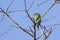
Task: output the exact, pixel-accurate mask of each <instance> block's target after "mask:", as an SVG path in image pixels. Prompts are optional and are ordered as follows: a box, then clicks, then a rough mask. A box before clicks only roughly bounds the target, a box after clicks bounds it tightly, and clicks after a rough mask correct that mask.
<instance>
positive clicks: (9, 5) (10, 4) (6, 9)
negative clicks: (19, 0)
mask: <svg viewBox="0 0 60 40" xmlns="http://www.w3.org/2000/svg"><path fill="white" fill-rule="evenodd" d="M13 1H14V0H12V1H11V3H10V4H9V6H8V7H7V9H6V12H7V11H8V9H9V7H10V6H11V4H12V3H13Z"/></svg>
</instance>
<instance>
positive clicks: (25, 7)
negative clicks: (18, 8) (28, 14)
mask: <svg viewBox="0 0 60 40" xmlns="http://www.w3.org/2000/svg"><path fill="white" fill-rule="evenodd" d="M24 5H25V10H27V6H26V0H24Z"/></svg>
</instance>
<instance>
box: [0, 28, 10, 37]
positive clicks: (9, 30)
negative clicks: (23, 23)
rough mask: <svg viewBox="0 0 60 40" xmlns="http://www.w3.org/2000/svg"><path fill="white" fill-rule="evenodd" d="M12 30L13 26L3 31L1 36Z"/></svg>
mask: <svg viewBox="0 0 60 40" xmlns="http://www.w3.org/2000/svg"><path fill="white" fill-rule="evenodd" d="M10 30H11V28H8V29H7V30H6V31H5V32H4V33H2V34H1V35H0V37H2V36H4V35H5V34H6V33H7V32H9V31H10Z"/></svg>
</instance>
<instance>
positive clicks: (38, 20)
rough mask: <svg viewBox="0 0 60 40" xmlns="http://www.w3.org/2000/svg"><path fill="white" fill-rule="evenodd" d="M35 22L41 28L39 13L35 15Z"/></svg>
mask: <svg viewBox="0 0 60 40" xmlns="http://www.w3.org/2000/svg"><path fill="white" fill-rule="evenodd" d="M34 21H35V24H36V26H37V27H38V28H39V25H40V23H41V15H40V14H39V13H35V14H34Z"/></svg>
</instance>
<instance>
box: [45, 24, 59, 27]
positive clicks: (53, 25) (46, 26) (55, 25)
mask: <svg viewBox="0 0 60 40" xmlns="http://www.w3.org/2000/svg"><path fill="white" fill-rule="evenodd" d="M57 25H60V23H57V24H53V25H49V26H46V27H51V26H57Z"/></svg>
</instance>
